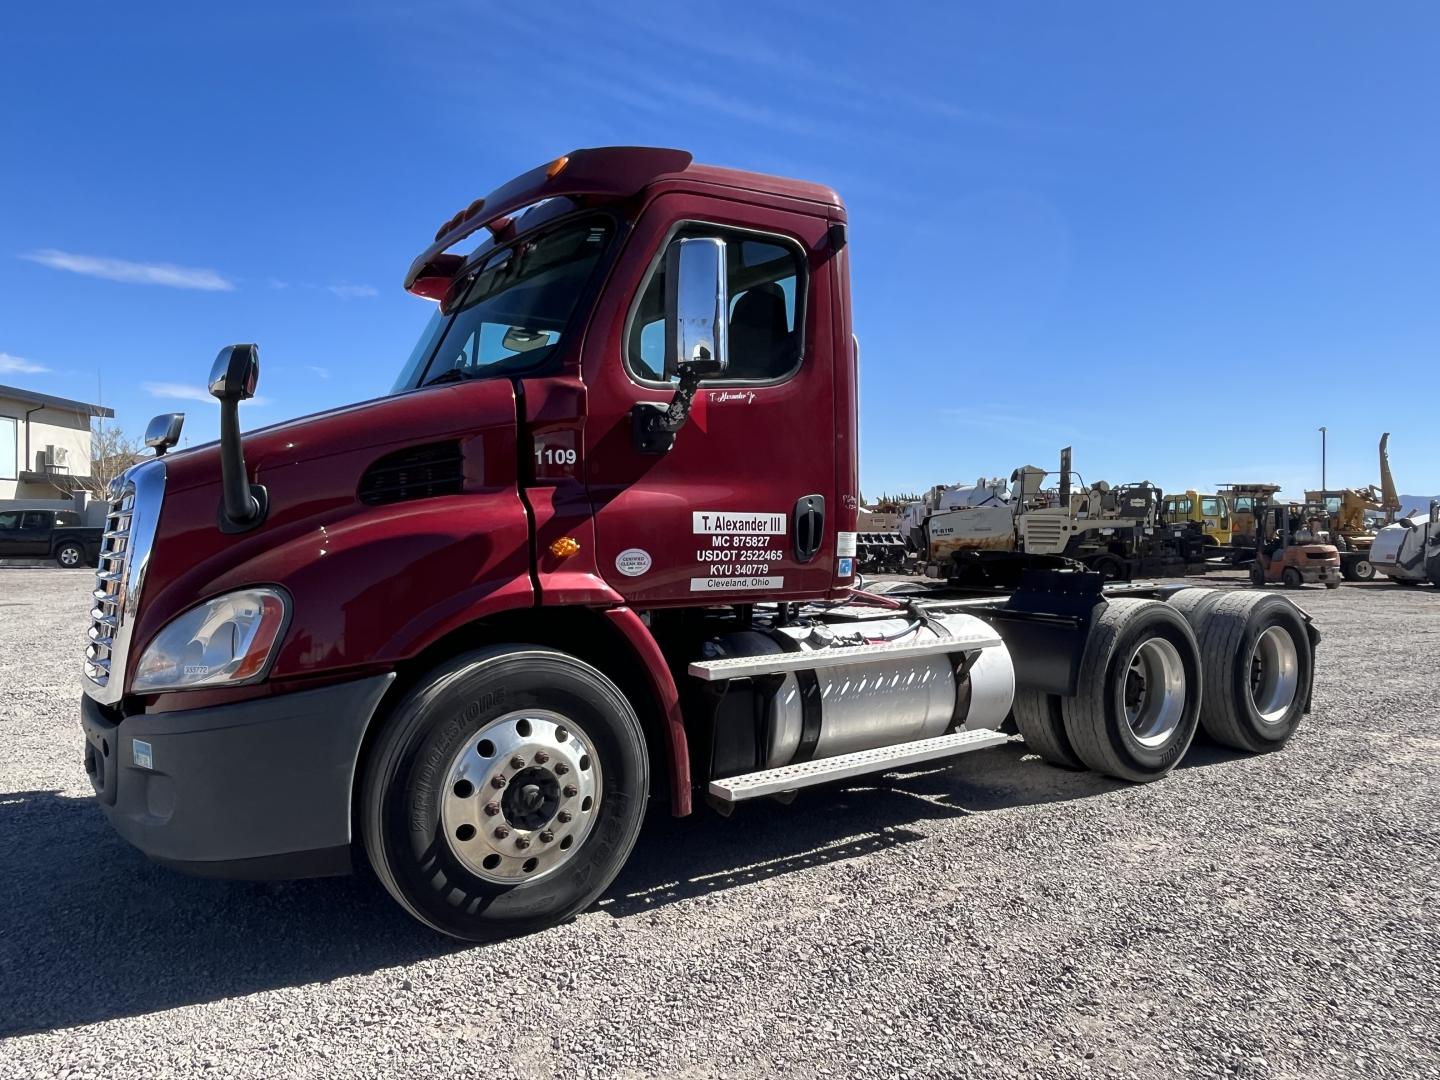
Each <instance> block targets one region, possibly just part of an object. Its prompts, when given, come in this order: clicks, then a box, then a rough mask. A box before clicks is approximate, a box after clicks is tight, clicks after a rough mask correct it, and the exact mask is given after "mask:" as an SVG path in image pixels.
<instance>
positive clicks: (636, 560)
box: [615, 548, 650, 577]
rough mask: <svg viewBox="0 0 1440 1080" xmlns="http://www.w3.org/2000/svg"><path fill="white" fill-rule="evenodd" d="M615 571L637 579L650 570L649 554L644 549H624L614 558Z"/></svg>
mask: <svg viewBox="0 0 1440 1080" xmlns="http://www.w3.org/2000/svg"><path fill="white" fill-rule="evenodd" d="M615 569H616V570H619V571H620V573H622V574H624V575H625V576H626V577H639V576H640V575H641V574H643V573H645V571H647V570H649V569H650V553H649V552H648V551H646V550H645V549H644V548H626V549H625V550H624V551H622V552H620V554H619V555H616V556H615Z"/></svg>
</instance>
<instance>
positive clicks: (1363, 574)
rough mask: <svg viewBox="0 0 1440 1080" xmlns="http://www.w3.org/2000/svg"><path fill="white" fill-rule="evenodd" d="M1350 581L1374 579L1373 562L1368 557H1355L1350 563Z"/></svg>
mask: <svg viewBox="0 0 1440 1080" xmlns="http://www.w3.org/2000/svg"><path fill="white" fill-rule="evenodd" d="M1350 575H1351V576H1350V580H1351V581H1374V580H1375V564H1374V563H1372V562H1371V561H1370V560H1369V559H1356V560H1355V561H1354V562H1353V563H1351V564H1350Z"/></svg>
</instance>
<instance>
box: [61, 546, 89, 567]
mask: <svg viewBox="0 0 1440 1080" xmlns="http://www.w3.org/2000/svg"><path fill="white" fill-rule="evenodd" d="M55 561H56V562H57V563H59V564H60V565H61V566H63V567H64V568H65V569H66V570H76V569H79V568H80V567H82V566H84V565H85V549H84V548H83V547H81V546H80V545H79V544H77V543H75V542H74V541H72V540H67V541H65V543H63V544H61V545H60V546H59V547H57V548H56V549H55Z"/></svg>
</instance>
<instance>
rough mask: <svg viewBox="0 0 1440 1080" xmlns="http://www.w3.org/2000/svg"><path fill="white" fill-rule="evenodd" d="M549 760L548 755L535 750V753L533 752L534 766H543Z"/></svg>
mask: <svg viewBox="0 0 1440 1080" xmlns="http://www.w3.org/2000/svg"><path fill="white" fill-rule="evenodd" d="M549 760H550V755H549V754H547V753H546V752H545V751H544V750H537V751H535V764H536V765H544V764H545V762H547V761H549Z"/></svg>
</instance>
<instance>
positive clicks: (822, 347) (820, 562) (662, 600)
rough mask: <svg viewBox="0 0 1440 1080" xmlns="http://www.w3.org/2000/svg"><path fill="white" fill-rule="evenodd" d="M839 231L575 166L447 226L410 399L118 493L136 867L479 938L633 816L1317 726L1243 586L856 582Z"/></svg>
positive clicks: (1259, 597) (188, 455) (1293, 622)
mask: <svg viewBox="0 0 1440 1080" xmlns="http://www.w3.org/2000/svg"><path fill="white" fill-rule="evenodd" d="M847 257H848V250H847V247H846V216H845V210H844V207H843V205H842V204H841V202H840V200H839V198H838V197H837V196H836V195H835V193H834V192H833V191H831V190H830V189H828V188H826V187H822V186H819V185H816V184H810V183H802V182H799V181H795V180H785V179H778V178H775V177H770V176H761V175H756V174H752V173H746V172H738V171H733V170H729V169H722V168H715V167H711V166H704V165H697V164H695V163H693V162H692V160H691V156H690V155H689V154H688V153H685V152H683V151H679V150H664V149H650V148H634V147H622V148H606V149H592V150H578V151H575V152H574V153H571V154H569V155H567V156H565V157H561V158H558V159H556V160H555V161H553V162H550V163H549V164H547V165H544V166H541V167H539V168H537V169H535V170H532V171H531V172H528V173H526V174H524V175H523V176H520V177H518V178H516V179H514V180H512V181H510V182H509V183H507V184H504V185H502V186H501V187H500V188H498V189H497V190H496V191H494V192H492V193H491V194H490V195H488V196H486V197H485V198H484V199H478V200H476V201H475V202H473V203H471V204H470V205H469V206H467V207H466V208H465V209H464V210H463V211H462V212H461V213H459V214H457V215H455V216H454V217H453V218H451V219H450V220H449V221H447V222H445V224H444V225H443V226H441V228H440V230H439V232H437V233H436V236H435V239H434V242H433V243H431V244H430V245H429V247H427V248H426V250H425V251H424V252H423V253H422V254H421V255H420V256H419V257H418V258H416V259H415V261H414V263H413V265H412V266H411V267H410V270H409V272H408V274H407V275H406V278H405V287H406V288H407V289H408V290H409V291H410V292H412V293H414V294H416V295H418V296H421V297H425V298H427V299H429V300H430V301H434V302H436V304H437V309H436V311H435V312H434V314H433V316H432V317H431V319H430V321H429V324H428V325H427V326H426V327H425V329H424V331H423V332H422V333H421V335H420V340H419V342H418V343H417V345H416V346H415V349H414V351H413V353H412V354H411V355H410V358H409V359H408V361H407V362H406V363H405V364H404V367H403V369H402V370H401V372H400V375H399V378H398V379H397V380H396V383H395V386H394V389H393V391H392V392H391V393H389V394H388V395H386V396H384V397H381V398H378V399H376V400H373V401H367V402H363V403H361V404H358V405H352V406H349V407H346V408H341V409H336V410H333V411H331V412H327V413H322V414H319V415H316V416H310V417H305V418H302V419H299V420H294V421H291V422H288V423H284V424H279V425H276V426H274V427H270V428H266V429H264V430H261V431H256V432H253V433H251V434H248V435H246V436H245V437H244V438H243V439H242V438H241V436H240V432H239V424H238V403H239V402H240V401H241V400H243V399H244V398H246V397H248V396H250V395H252V394H253V393H254V391H255V386H256V380H257V378H258V372H259V364H258V357H257V353H256V350H255V348H254V346H249V345H244V346H231V347H230V348H227V349H225V350H223V351H222V352H221V354H220V356H219V357H218V358H217V360H216V363H215V366H214V368H213V370H212V373H211V385H210V389H211V392H212V393H213V394H214V395H215V396H216V397H217V398H219V399H220V404H221V437H220V440H219V442H218V443H214V444H210V445H208V446H202V447H196V448H194V449H191V450H187V451H185V452H182V453H173V454H167V453H166V450H167V449H168V448H169V447H170V446H172V445H174V443H175V442H176V440H177V438H178V435H179V418H177V417H175V416H162V417H157V418H156V421H155V422H154V423H152V426H151V431H150V432H149V433H148V441H149V442H150V443H151V445H152V446H154V447H155V450H156V457H155V458H153V459H148V460H146V461H144V462H142V463H140V464H138V465H136V466H135V467H133V468H132V469H130V470H129V471H128V472H127V473H126V474H125V475H124V476H123V477H122V478H120V479H119V480H118V481H117V482H116V485H115V487H114V490H113V491H112V502H111V506H110V518H109V522H108V525H107V528H106V533H105V538H104V547H103V551H102V554H101V558H100V570H99V574H98V578H97V587H96V589H95V591H94V599H93V608H92V610H91V612H90V616H91V625H90V629H89V641H88V644H87V648H86V651H85V664H84V672H85V683H84V687H85V693H84V697H83V699H82V703H81V718H82V726H83V729H84V737H85V766H86V770H87V772H88V773H89V775H90V777H91V779H92V782H93V785H94V787H95V791H96V794H97V797H98V801H99V803H100V805H101V806H102V807H103V809H104V811H105V813H106V814H107V816H108V817H109V819H110V821H111V822H112V823H113V825H114V826H115V828H116V829H117V830H118V831H119V832H120V833H121V835H122V836H123V837H124V838H125V839H127V840H128V841H130V842H131V843H132V844H134V845H135V846H137V847H138V848H140V849H141V850H142V851H144V852H145V853H146V854H147V855H149V856H150V857H151V858H153V859H156V860H158V861H160V862H163V863H166V864H169V865H173V866H176V867H179V868H182V869H187V870H190V871H194V872H200V873H208V874H217V875H228V876H235V877H275V876H290V877H298V876H309V875H320V874H331V873H343V872H347V871H349V870H350V869H351V868H352V867H353V865H354V864H355V862H356V861H357V860H362V859H363V860H368V862H369V863H370V865H371V866H372V867H373V868H374V870H375V872H376V874H377V875H378V877H379V878H380V880H381V881H382V882H383V883H384V885H385V887H386V888H387V889H388V890H389V891H390V893H391V894H392V895H393V896H394V897H395V899H396V900H397V901H399V903H400V904H402V905H403V906H404V907H405V908H406V909H407V910H408V911H410V912H411V913H412V914H413V915H414V916H415V917H417V918H418V919H420V920H422V921H423V922H425V923H427V924H429V925H430V926H432V927H434V928H435V929H437V930H439V931H441V932H443V933H446V934H450V935H453V936H455V937H457V938H464V939H483V938H487V937H493V936H495V935H498V934H507V933H514V932H517V931H524V930H528V929H534V928H538V927H541V926H545V925H549V924H552V923H554V922H557V921H559V920H562V919H564V918H567V917H569V916H570V915H572V914H574V913H575V912H577V911H580V910H581V909H583V908H584V907H586V906H587V905H588V904H590V903H591V902H593V901H594V899H595V898H596V897H597V896H598V895H599V894H600V893H601V891H602V890H603V889H604V888H605V887H606V885H607V884H608V883H609V882H610V881H611V880H612V879H613V877H614V876H615V874H616V873H617V872H618V870H619V869H620V866H621V864H622V863H623V862H624V861H625V859H626V856H627V855H628V853H629V852H630V850H631V847H632V846H633V845H634V843H635V839H636V835H637V833H638V832H639V829H640V824H641V820H642V817H643V815H644V811H645V808H646V806H647V804H648V803H649V802H650V800H652V799H655V800H663V801H667V802H668V803H669V806H670V808H671V811H672V812H673V813H674V814H677V815H684V814H688V813H690V812H691V810H692V808H693V807H694V805H695V803H696V801H697V799H703V800H704V801H706V802H708V803H710V804H711V805H713V806H714V807H716V808H717V809H719V810H721V811H722V812H728V811H729V810H730V809H732V808H733V806H734V804H735V803H737V802H740V801H743V800H746V799H752V798H757V797H761V796H767V795H775V796H780V797H788V796H789V795H790V794H792V793H793V792H795V791H796V790H798V789H800V788H803V787H806V786H809V785H812V784H816V783H821V782H825V781H830V780H836V779H843V778H845V777H848V776H854V775H858V774H863V773H868V772H877V771H881V770H886V769H893V768H898V767H901V766H907V765H914V764H917V763H920V762H924V761H929V760H933V759H938V758H943V757H946V756H948V755H953V754H959V753H963V752H967V751H972V750H978V749H983V748H985V747H989V746H994V745H997V744H1000V743H1004V742H1006V741H1007V740H1008V738H1009V735H1007V733H1006V732H1007V731H1008V730H1011V729H1010V728H1009V727H1008V724H1009V723H1011V722H1013V723H1014V724H1015V725H1016V726H1018V728H1019V731H1020V734H1022V735H1023V736H1024V738H1025V740H1026V741H1027V743H1028V744H1029V746H1030V747H1031V749H1033V750H1034V751H1035V752H1037V753H1038V754H1039V755H1040V756H1041V757H1043V758H1044V759H1046V760H1047V761H1049V762H1052V763H1054V764H1056V765H1060V766H1064V767H1070V768H1091V769H1096V770H1099V771H1101V772H1104V773H1107V774H1109V775H1112V776H1116V777H1121V778H1123V779H1125V780H1129V781H1135V782H1143V781H1147V780H1152V779H1155V778H1158V777H1160V776H1163V775H1164V774H1165V773H1167V772H1168V771H1169V770H1170V769H1171V768H1173V767H1174V766H1175V765H1176V763H1177V762H1179V761H1180V759H1181V757H1182V756H1183V755H1184V754H1185V752H1186V750H1187V748H1188V747H1189V745H1190V743H1191V740H1192V738H1193V737H1194V736H1195V733H1196V730H1197V727H1198V726H1199V725H1203V726H1204V728H1205V730H1206V731H1207V732H1208V733H1209V734H1210V735H1211V736H1212V737H1214V738H1216V739H1219V740H1220V741H1222V742H1224V743H1227V744H1229V745H1231V746H1235V747H1239V748H1243V749H1245V750H1249V751H1264V750H1270V749H1274V748H1277V747H1279V746H1281V745H1283V744H1284V743H1285V741H1286V740H1287V739H1288V738H1289V736H1290V734H1291V732H1292V731H1293V730H1294V729H1295V727H1296V725H1297V724H1298V723H1299V720H1300V717H1301V715H1302V713H1304V712H1307V711H1308V710H1309V699H1310V687H1311V681H1312V675H1313V655H1314V647H1315V644H1316V643H1317V641H1318V634H1317V633H1316V631H1315V630H1314V628H1313V627H1312V626H1311V624H1310V621H1309V619H1308V617H1307V616H1305V615H1304V614H1303V613H1302V612H1301V611H1300V610H1299V609H1298V608H1296V607H1295V606H1294V605H1293V604H1291V603H1290V602H1289V601H1288V600H1286V599H1284V598H1281V597H1278V596H1273V595H1269V594H1265V593H1260V592H1232V593H1220V592H1216V591H1212V590H1206V589H1183V588H1175V587H1169V588H1163V587H1155V588H1149V589H1146V588H1136V587H1128V588H1125V589H1120V590H1107V591H1102V588H1101V582H1100V580H1099V575H1096V574H1090V573H1084V572H1077V571H1074V570H1071V569H1067V568H1064V567H1063V566H1062V567H1059V568H1056V569H1044V570H1032V571H1030V572H1029V573H1028V574H1027V576H1026V578H1025V580H1024V581H1023V582H1022V583H1021V585H1020V587H1019V588H1018V589H1016V590H1013V591H1011V592H1009V593H1006V594H1003V595H989V594H979V595H976V594H970V593H965V592H962V591H959V590H957V589H954V588H946V587H926V586H923V585H916V586H911V587H908V588H907V590H906V591H905V593H904V594H903V595H901V594H896V595H878V594H877V593H875V592H872V591H867V590H865V589H863V588H861V587H859V582H858V579H857V578H856V576H855V567H854V557H855V543H856V539H855V530H856V515H857V509H858V506H859V502H858V495H859V484H858V475H857V465H856V459H857V450H858V447H857V441H856V431H857V420H856V415H857V372H858V353H857V347H856V345H855V342H854V338H853V336H852V333H851V310H850V298H849V272H848V266H847Z"/></svg>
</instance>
